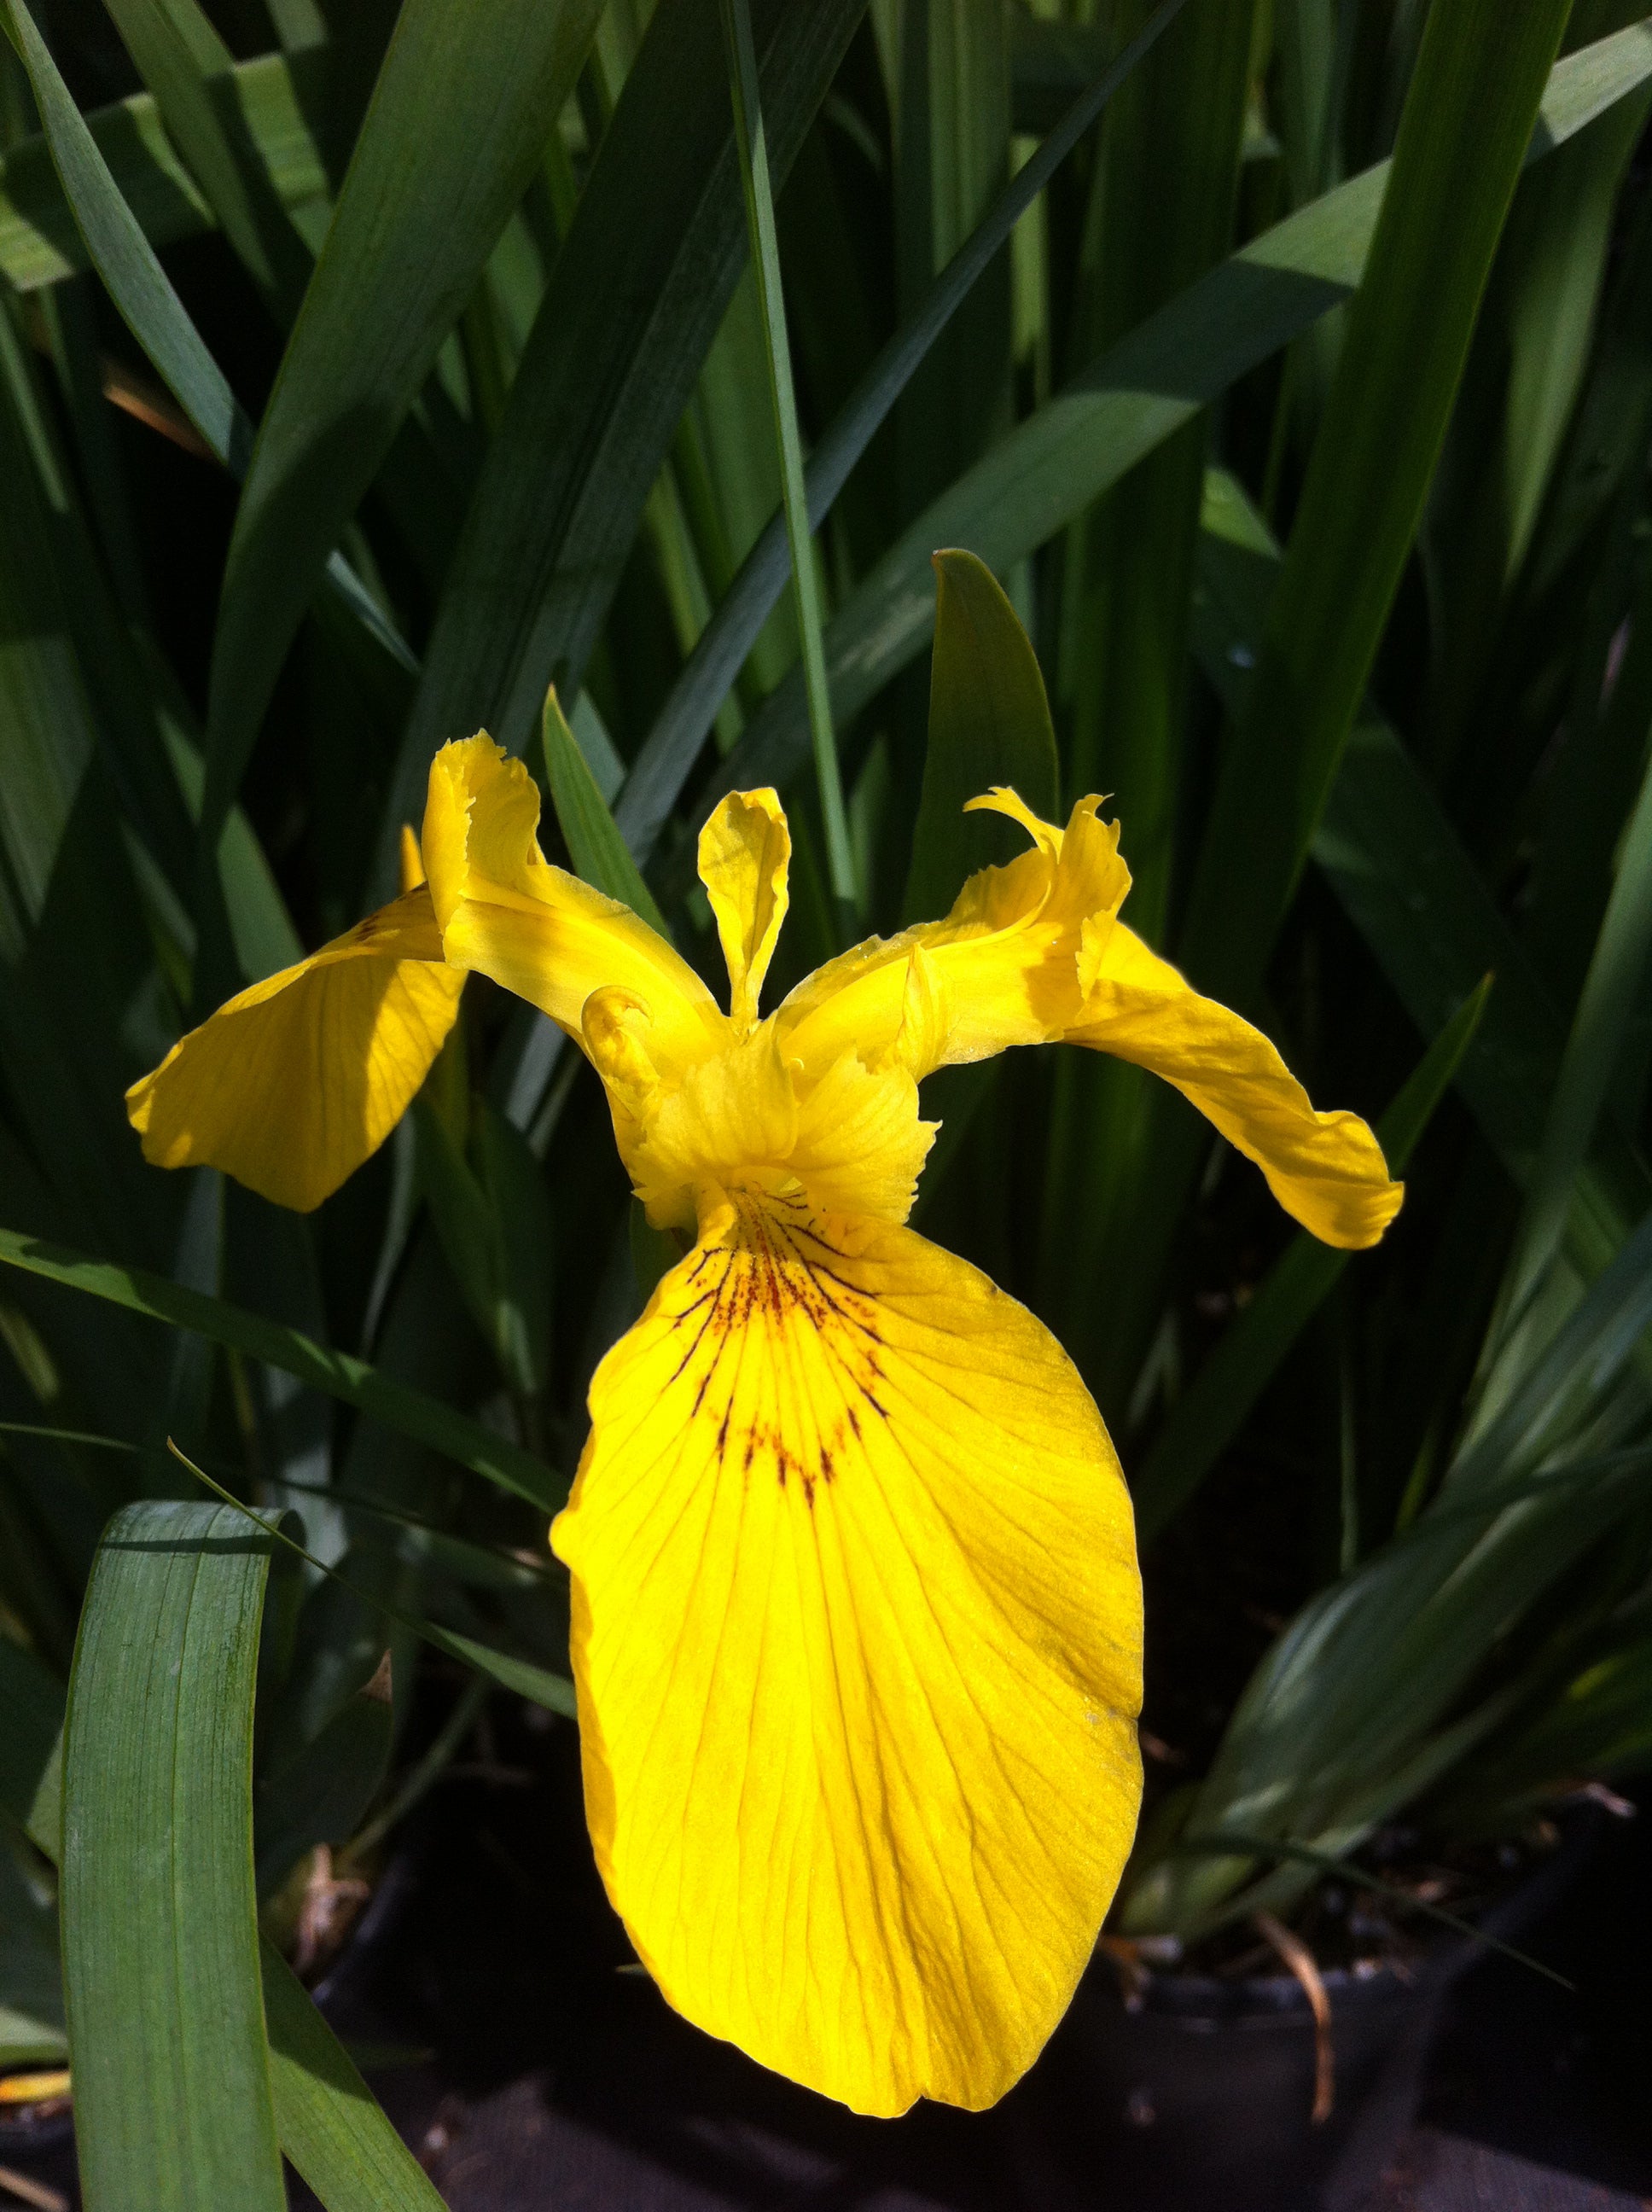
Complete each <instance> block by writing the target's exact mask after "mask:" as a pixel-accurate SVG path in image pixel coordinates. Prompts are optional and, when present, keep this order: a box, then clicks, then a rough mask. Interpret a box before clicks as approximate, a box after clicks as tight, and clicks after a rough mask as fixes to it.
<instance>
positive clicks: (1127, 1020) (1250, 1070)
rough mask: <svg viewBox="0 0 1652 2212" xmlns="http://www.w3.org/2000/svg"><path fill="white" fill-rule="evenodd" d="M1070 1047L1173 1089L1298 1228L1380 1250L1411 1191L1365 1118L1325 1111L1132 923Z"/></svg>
mask: <svg viewBox="0 0 1652 2212" xmlns="http://www.w3.org/2000/svg"><path fill="white" fill-rule="evenodd" d="M1066 1036H1067V1039H1068V1041H1069V1042H1071V1043H1072V1044H1082V1045H1089V1046H1090V1047H1091V1048H1093V1049H1094V1050H1096V1051H1097V1052H1110V1053H1112V1054H1114V1055H1115V1057H1116V1058H1118V1059H1120V1060H1133V1061H1134V1062H1135V1063H1136V1065H1137V1066H1139V1067H1145V1068H1150V1069H1151V1071H1152V1073H1154V1074H1155V1075H1160V1076H1163V1079H1164V1080H1165V1081H1166V1082H1167V1083H1174V1084H1175V1086H1176V1089H1177V1090H1178V1091H1181V1093H1182V1095H1183V1097H1186V1098H1187V1099H1189V1100H1191V1102H1192V1103H1193V1105H1195V1106H1196V1107H1197V1108H1198V1109H1199V1110H1200V1113H1201V1114H1202V1115H1204V1116H1205V1117H1206V1120H1207V1121H1212V1122H1213V1123H1214V1124H1215V1126H1216V1127H1218V1129H1219V1130H1220V1131H1221V1132H1222V1134H1223V1135H1224V1137H1225V1138H1226V1139H1228V1142H1229V1143H1230V1145H1232V1146H1234V1147H1235V1149H1236V1151H1239V1152H1242V1153H1243V1154H1244V1155H1245V1157H1246V1158H1247V1159H1250V1160H1254V1161H1255V1163H1256V1164H1257V1166H1258V1167H1260V1169H1261V1170H1262V1173H1263V1174H1264V1175H1265V1176H1266V1177H1267V1182H1268V1188H1270V1189H1271V1190H1272V1193H1273V1195H1274V1196H1275V1198H1277V1199H1278V1201H1279V1203H1280V1205H1281V1206H1284V1208H1285V1212H1287V1213H1288V1214H1290V1215H1291V1217H1292V1218H1293V1219H1294V1220H1297V1221H1300V1222H1301V1223H1302V1225H1303V1227H1304V1228H1305V1229H1308V1230H1310V1231H1312V1232H1313V1234H1314V1235H1315V1237H1320V1238H1321V1239H1322V1240H1323V1241H1324V1242H1325V1243H1327V1244H1336V1245H1340V1246H1342V1247H1344V1248H1345V1249H1360V1248H1363V1247H1364V1246H1366V1245H1369V1244H1375V1243H1376V1241H1377V1239H1378V1238H1379V1237H1381V1236H1382V1232H1383V1231H1384V1230H1385V1229H1386V1228H1387V1227H1388V1224H1389V1223H1390V1222H1391V1221H1392V1220H1393V1219H1394V1215H1395V1214H1396V1213H1398V1212H1399V1211H1400V1201H1401V1200H1402V1199H1403V1198H1404V1196H1405V1186H1404V1184H1403V1183H1398V1182H1391V1181H1390V1180H1389V1177H1388V1164H1387V1162H1386V1161H1385V1160H1384V1159H1383V1157H1382V1146H1380V1145H1379V1144H1378V1143H1377V1141H1376V1138H1375V1137H1374V1136H1373V1135H1372V1134H1371V1132H1370V1129H1369V1128H1368V1127H1366V1125H1365V1123H1364V1121H1361V1120H1360V1118H1359V1116H1358V1115H1357V1114H1319V1113H1315V1110H1314V1107H1313V1103H1312V1102H1311V1101H1310V1099H1309V1096H1308V1093H1307V1092H1306V1091H1304V1090H1303V1087H1302V1085H1301V1084H1300V1083H1298V1082H1297V1079H1296V1077H1295V1076H1294V1075H1292V1074H1291V1071H1290V1069H1289V1068H1288V1067H1287V1066H1285V1062H1284V1060H1281V1059H1280V1057H1279V1055H1278V1052H1277V1051H1276V1050H1275V1049H1274V1048H1273V1046H1272V1044H1270V1043H1269V1042H1268V1040H1267V1038H1266V1037H1265V1036H1263V1035H1262V1032H1261V1031H1260V1030H1258V1029H1253V1028H1252V1026H1251V1024H1249V1023H1248V1022H1247V1021H1244V1020H1242V1019H1241V1018H1240V1017H1239V1016H1238V1015H1237V1014H1236V1013H1231V1012H1230V1011H1229V1010H1228V1008H1227V1007H1226V1006H1218V1004H1217V1002H1216V1000H1214V999H1203V998H1200V995H1199V994H1198V993H1197V992H1196V991H1194V990H1193V989H1192V988H1191V987H1190V986H1189V985H1188V983H1187V981H1186V979H1185V978H1184V977H1183V976H1182V975H1181V974H1180V973H1179V972H1178V970H1177V969H1175V968H1173V967H1171V965H1170V963H1169V961H1167V960H1161V959H1160V958H1159V957H1158V955H1157V953H1156V952H1152V951H1149V949H1148V947H1147V946H1146V945H1144V944H1143V943H1142V941H1141V939H1139V937H1137V936H1136V935H1135V934H1134V933H1133V932H1132V931H1130V930H1128V929H1127V928H1126V927H1125V926H1124V924H1123V923H1122V922H1120V923H1118V924H1116V925H1115V926H1114V929H1113V931H1112V932H1111V934H1110V936H1109V938H1108V943H1107V945H1106V947H1105V949H1104V951H1102V953H1101V955H1100V957H1099V959H1098V960H1097V961H1096V964H1095V969H1094V973H1093V976H1092V978H1091V979H1090V989H1089V992H1088V994H1087V995H1086V998H1085V1000H1084V1007H1083V1010H1082V1012H1081V1013H1080V1016H1079V1018H1078V1021H1077V1022H1076V1023H1075V1024H1074V1025H1073V1026H1072V1028H1071V1029H1069V1030H1067V1031H1066Z"/></svg>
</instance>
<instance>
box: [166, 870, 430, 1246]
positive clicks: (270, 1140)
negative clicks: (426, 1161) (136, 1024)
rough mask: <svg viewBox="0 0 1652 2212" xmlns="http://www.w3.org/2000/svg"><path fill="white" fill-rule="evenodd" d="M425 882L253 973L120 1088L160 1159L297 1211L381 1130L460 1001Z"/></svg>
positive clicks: (382, 1134)
mask: <svg viewBox="0 0 1652 2212" xmlns="http://www.w3.org/2000/svg"><path fill="white" fill-rule="evenodd" d="M464 986H465V978H464V976H463V975H461V974H460V973H459V971H458V970H457V969H452V968H449V967H447V966H446V965H445V964H444V963H443V960H442V951H441V933H440V931H439V930H438V928H437V927H436V918H435V915H434V910H433V908H432V907H431V902H430V894H429V892H428V890H425V889H422V888H421V889H419V890H412V891H410V892H408V893H406V894H405V895H404V896H402V897H401V898H398V899H397V900H396V901H395V902H394V903H393V904H392V905H390V906H387V907H383V908H380V911H379V912H378V913H377V914H374V915H368V917H367V920H366V921H362V922H358V923H357V924H356V926H355V928H354V929H352V930H349V931H347V932H346V933H345V934H344V935H343V937H337V938H335V939H333V941H332V942H331V945H323V946H322V948H321V950H320V951H319V952H315V953H312V955H311V956H310V957H309V958H308V959H307V960H301V961H300V962H298V963H297V964H296V965H295V966H294V967H291V968H284V969H282V971H281V973H280V974H279V975H271V976H270V977H268V978H267V979H266V980H265V981H264V982H261V983H254V984H253V985H252V987H251V988H250V989H249V990H246V991H243V992H241V993H240V995H239V997H236V998H234V999H231V1000H229V1002H228V1005H227V1006H220V1007H219V1009H218V1011H217V1012H216V1014H213V1015H212V1016H210V1018H209V1019H208V1020H206V1021H204V1022H203V1023H202V1024H201V1026H200V1027H199V1029H197V1030H191V1031H190V1033H189V1035H188V1036H185V1037H184V1038H182V1039H180V1040H179V1042H178V1043H177V1044H175V1045H174V1046H173V1048H172V1050H171V1051H170V1052H169V1053H168V1054H167V1057H166V1058H165V1060H162V1061H161V1065H160V1066H159V1067H157V1068H155V1070H154V1071H153V1073H150V1074H149V1075H146V1076H144V1077H143V1080H142V1081H141V1082H138V1083H135V1084H134V1085H132V1087H131V1090H130V1091H128V1092H127V1093H126V1112H127V1115H128V1117H129V1119H130V1120H131V1123H132V1126H133V1127H134V1128H136V1129H137V1130H138V1131H140V1132H141V1133H142V1135H143V1157H144V1158H145V1159H147V1160H149V1161H150V1162H152V1163H153V1164H155V1166H157V1167H165V1168H181V1167H197V1166H199V1167H216V1168H222V1170H224V1172H225V1173H226V1174H227V1175H232V1176H234V1177H235V1179H236V1181H237V1182H244V1183H246V1185H247V1187H248V1188H249V1189H252V1190H256V1191H258V1192H260V1193H261V1194H263V1196H264V1197H265V1198H268V1199H271V1200H274V1201H275V1203H276V1205H277V1206H292V1207H294V1208H295V1210H296V1211H298V1212H301V1213H307V1212H309V1211H310V1210H311V1208H312V1207H313V1206H319V1205H320V1203H321V1201H322V1200H323V1199H324V1198H325V1197H327V1196H328V1195H329V1194H331V1192H333V1191H335V1190H337V1188H338V1186H339V1184H340V1183H341V1182H343V1180H344V1178H345V1176H348V1175H349V1174H351V1173H352V1172H353V1171H354V1170H355V1169H356V1168H358V1167H360V1166H361V1163H362V1161H363V1160H365V1159H366V1158H367V1157H368V1156H369V1154H371V1153H372V1152H376V1151H377V1149H378V1147H379V1146H380V1145H381V1144H382V1143H383V1142H384V1140H385V1139H386V1137H387V1136H388V1135H389V1134H390V1132H391V1131H392V1129H393V1128H394V1127H395V1126H396V1124H397V1122H398V1121H400V1119H401V1117H402V1115H404V1113H405V1112H406V1111H407V1109H408V1106H409V1104H410V1103H411V1100H412V1097H413V1094H414V1092H415V1091H416V1090H417V1089H418V1087H419V1085H420V1084H421V1083H422V1082H423V1080H424V1079H425V1077H426V1075H427V1074H428V1072H429V1069H430V1065H431V1062H432V1061H433V1060H434V1059H435V1056H436V1054H437V1053H438V1052H440V1049H441V1045H442V1040H443V1038H444V1037H446V1035H447V1032H448V1030H450V1029H452V1025H453V1023H454V1020H455V1018H457V1016H458V1013H459V993H460V992H461V990H462V989H463V988H464Z"/></svg>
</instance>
